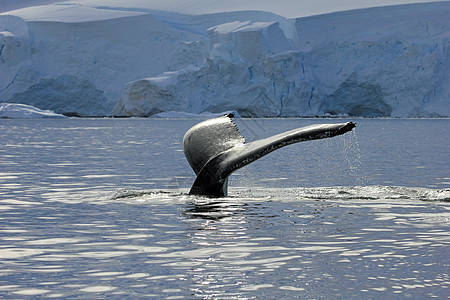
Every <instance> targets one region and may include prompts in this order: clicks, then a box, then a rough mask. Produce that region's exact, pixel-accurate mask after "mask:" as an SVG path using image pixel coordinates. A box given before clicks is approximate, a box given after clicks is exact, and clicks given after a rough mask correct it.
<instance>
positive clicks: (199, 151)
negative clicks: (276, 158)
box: [183, 113, 356, 197]
mask: <svg viewBox="0 0 450 300" xmlns="http://www.w3.org/2000/svg"><path fill="white" fill-rule="evenodd" d="M232 118H234V115H233V114H231V113H230V114H226V115H223V116H220V117H217V118H213V119H209V120H206V121H203V122H200V123H198V124H196V125H194V126H193V127H191V128H190V129H189V130H188V131H187V132H186V133H185V135H184V137H183V151H184V154H185V156H186V159H187V161H188V163H189V165H190V166H191V167H192V169H193V170H194V172H195V174H196V179H195V181H194V183H193V185H192V187H191V189H190V191H189V194H191V195H203V196H208V197H224V196H227V190H228V177H229V176H230V175H231V174H232V173H233V172H234V171H236V170H238V169H240V168H242V167H244V166H246V165H248V164H250V163H252V162H254V161H255V160H257V159H259V158H261V157H263V156H265V155H267V154H269V153H271V152H273V151H275V150H277V149H280V148H282V147H285V146H288V145H291V144H294V143H299V142H304V141H311V140H317V139H324V138H331V137H334V136H338V135H341V134H344V133H346V132H349V131H351V130H352V129H353V128H355V126H356V124H355V123H353V122H347V123H339V124H316V125H310V126H306V127H301V128H297V129H293V130H289V131H286V132H283V133H280V134H276V135H273V136H270V137H267V138H263V139H260V140H256V141H252V142H249V143H246V142H245V138H244V137H243V136H242V135H241V133H240V132H239V129H238V128H237V126H236V123H235V122H234V121H233V119H232Z"/></svg>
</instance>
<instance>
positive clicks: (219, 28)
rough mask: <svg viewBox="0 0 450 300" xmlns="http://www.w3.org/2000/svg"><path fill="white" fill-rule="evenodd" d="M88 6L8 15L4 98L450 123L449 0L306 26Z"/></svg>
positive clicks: (78, 105)
mask: <svg viewBox="0 0 450 300" xmlns="http://www.w3.org/2000/svg"><path fill="white" fill-rule="evenodd" d="M84 2H87V3H89V1H87V0H86V1H84ZM84 2H83V1H81V2H80V3H78V4H77V5H74V4H73V3H74V2H70V3H66V4H53V5H46V6H42V7H39V9H40V10H42V13H40V14H37V13H36V8H34V10H30V9H31V8H26V9H21V10H17V11H13V12H7V13H4V14H1V15H0V100H2V101H3V102H16V103H25V104H30V105H34V106H36V107H39V108H42V109H51V110H53V111H55V112H57V113H65V114H69V115H82V116H96V115H110V114H114V115H116V116H151V115H154V114H158V113H161V112H168V111H179V112H188V113H202V112H205V111H209V112H222V111H227V110H233V111H237V112H238V113H239V114H240V115H241V116H317V115H328V114H331V115H351V116H393V117H438V116H450V102H449V100H450V99H449V95H450V72H449V71H448V70H450V31H449V25H450V18H449V17H448V16H449V15H450V2H448V1H443V2H436V3H421V4H411V5H398V6H385V7H375V8H366V9H358V10H349V11H341V12H334V13H328V14H321V15H313V16H302V17H298V18H292V17H289V18H288V17H285V16H282V15H279V14H275V13H273V12H270V11H266V12H264V11H246V10H243V11H226V12H215V13H206V12H205V13H202V14H197V15H193V14H189V13H183V11H181V12H179V11H178V12H175V11H164V10H156V9H155V8H152V7H137V6H136V7H131V6H132V5H131V4H129V6H130V7H127V8H123V7H120V6H108V7H106V6H94V5H91V6H89V5H86V3H84ZM92 2H95V1H93V0H92ZM97 2H98V1H97ZM100 2H101V1H100ZM113 2H114V1H113ZM116 2H117V1H116ZM131 3H134V2H133V1H131ZM158 3H159V2H158ZM161 3H162V2H161ZM74 16H76V17H74ZM127 82H128V83H127ZM119 98H120V101H118V99H119ZM117 101H118V102H117Z"/></svg>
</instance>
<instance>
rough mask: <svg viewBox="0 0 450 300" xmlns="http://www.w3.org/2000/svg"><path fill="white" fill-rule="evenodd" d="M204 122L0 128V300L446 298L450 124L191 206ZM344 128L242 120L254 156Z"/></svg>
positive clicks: (300, 164) (305, 157)
mask: <svg viewBox="0 0 450 300" xmlns="http://www.w3.org/2000/svg"><path fill="white" fill-rule="evenodd" d="M199 121H200V120H194V119H185V120H164V119H64V120H50V119H49V120H0V211H1V214H0V298H4V299H30V298H33V299H40V298H70V299H105V298H108V299H128V298H129V299H139V298H143V299H362V298H364V299H378V298H390V299H392V298H396V299H397V298H402V299H403V298H411V299H428V298H438V299H443V298H448V297H449V295H450V290H449V288H450V272H449V270H450V268H449V267H450V259H449V258H448V253H449V249H450V248H449V243H450V230H449V229H450V206H449V201H450V171H449V170H450V166H449V161H450V142H449V140H450V136H449V132H450V120H448V119H357V120H352V121H354V122H356V123H357V128H356V129H355V130H354V132H351V133H347V134H345V135H344V136H339V137H335V138H332V139H326V140H318V141H310V142H305V143H299V144H295V145H291V146H288V147H286V148H283V149H280V150H277V151H275V152H273V153H271V154H269V155H268V156H266V157H264V158H262V159H260V160H258V161H256V162H254V163H252V164H251V165H249V166H247V167H245V168H243V169H241V170H239V171H237V172H236V173H235V174H234V175H232V177H231V178H230V183H229V185H230V187H229V196H228V197H226V198H218V199H210V198H205V197H197V196H189V195H187V192H188V190H189V187H190V185H191V184H192V182H193V180H194V179H195V178H194V176H193V172H192V171H191V169H190V167H189V165H188V163H187V161H186V160H185V158H184V154H183V151H182V137H183V135H184V133H185V132H186V130H187V129H189V128H190V127H191V126H192V125H194V124H196V123H197V122H199ZM346 121H348V120H347V119H346V120H338V119H237V120H236V123H237V125H238V126H239V128H240V130H241V132H242V133H243V135H244V136H245V137H246V139H247V140H248V141H250V140H254V139H259V138H263V137H265V136H269V135H272V134H276V133H279V132H282V131H285V130H289V129H292V128H296V127H301V126H307V125H310V124H313V123H319V122H320V123H331V122H346Z"/></svg>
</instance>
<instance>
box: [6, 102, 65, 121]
mask: <svg viewBox="0 0 450 300" xmlns="http://www.w3.org/2000/svg"><path fill="white" fill-rule="evenodd" d="M0 118H2V119H38V118H51V119H60V118H67V117H66V116H64V115H61V114H56V113H55V112H53V111H51V110H42V109H39V108H36V107H33V106H30V105H25V104H17V103H0Z"/></svg>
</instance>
